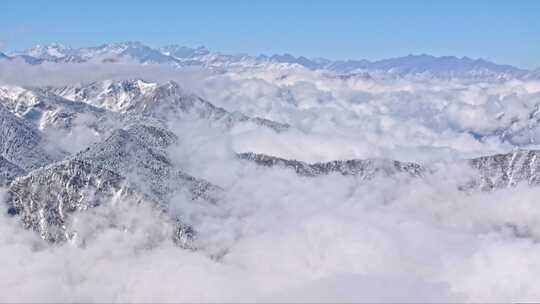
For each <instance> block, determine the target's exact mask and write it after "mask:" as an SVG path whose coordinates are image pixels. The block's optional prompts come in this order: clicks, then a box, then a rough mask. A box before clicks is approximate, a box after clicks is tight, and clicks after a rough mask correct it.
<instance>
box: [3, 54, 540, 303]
mask: <svg viewBox="0 0 540 304" xmlns="http://www.w3.org/2000/svg"><path fill="white" fill-rule="evenodd" d="M0 70H1V71H2V73H1V76H0V81H1V82H3V83H9V84H16V85H23V86H24V85H26V86H36V85H39V86H45V85H54V86H63V85H76V84H79V83H85V82H90V81H97V80H103V79H122V78H138V77H141V78H144V79H148V80H153V81H164V80H171V79H172V80H177V81H180V83H181V84H182V85H183V86H185V87H186V88H187V89H189V90H190V91H192V92H195V93H197V94H200V95H201V96H203V97H204V98H206V99H208V100H211V101H212V102H213V103H215V104H217V105H220V106H223V107H224V108H226V109H228V110H231V111H234V110H236V111H241V112H244V113H246V114H249V115H253V116H262V117H265V118H269V119H275V120H277V121H281V122H286V123H289V124H291V125H292V126H293V129H292V130H289V131H286V132H283V133H280V134H277V133H274V132H271V131H268V130H263V129H260V128H255V127H246V126H242V127H237V128H233V129H232V130H230V131H228V130H223V129H220V128H217V127H215V126H212V125H209V124H208V123H206V122H204V121H200V120H196V119H193V120H191V119H187V118H186V119H184V120H181V121H171V122H170V124H169V128H170V129H171V130H172V131H173V132H174V133H175V134H176V135H178V137H179V143H178V144H177V145H175V146H173V147H171V148H170V151H169V152H170V155H171V158H172V161H173V162H174V163H175V165H176V166H178V167H179V168H182V169H183V170H185V171H186V172H187V173H189V174H193V175H195V176H197V177H200V178H204V179H207V180H209V181H210V182H212V183H215V184H217V185H220V186H221V187H223V188H224V196H223V198H222V199H221V200H220V201H219V202H218V203H216V204H205V203H200V202H194V201H192V200H189V199H187V198H185V197H182V196H179V197H176V198H174V199H173V200H172V202H171V206H170V210H169V211H168V212H170V213H172V214H173V215H174V216H176V217H179V218H181V219H183V220H184V221H185V222H186V223H187V224H189V225H192V226H193V227H194V229H195V230H196V231H197V234H196V238H195V240H194V248H195V249H194V250H184V249H180V248H178V247H176V246H174V244H173V242H172V241H171V239H170V237H169V235H170V231H171V230H172V229H173V227H172V226H171V225H170V224H169V223H168V222H167V221H162V220H160V216H159V214H156V211H155V210H153V209H152V208H151V207H149V206H145V205H136V204H133V203H131V202H128V201H122V200H115V199H113V200H112V201H111V202H110V203H109V204H105V205H102V206H99V207H97V208H94V209H91V210H86V211H85V212H79V213H75V214H74V217H73V223H74V225H75V227H77V231H78V232H79V233H80V237H81V239H84V240H85V242H83V243H67V244H64V245H57V246H50V245H49V244H46V243H44V242H43V241H42V240H41V239H39V237H38V236H37V235H36V234H35V233H33V232H31V231H27V230H24V229H23V228H22V227H21V225H20V223H19V222H18V221H16V219H13V218H10V217H8V216H7V215H2V216H0V256H1V257H2V259H3V261H4V267H2V268H1V269H0V277H2V278H3V279H2V280H1V282H0V294H1V295H0V300H3V301H6V302H26V301H43V302H58V301H77V302H104V301H107V302H109V301H113V302H128V301H129V302H143V301H152V302H181V301H185V302H254V301H260V302H276V301H288V302H420V301H421V302H427V301H430V302H431V301H434V302H457V301H467V302H471V301H479V302H480V301H481V302H484V301H486V302H487V301H489V302H494V301H497V302H503V301H504V302H506V301H512V302H515V301H520V302H521V301H535V300H538V299H539V298H540V288H539V287H538V286H539V282H538V279H537V278H538V273H540V260H539V259H538V255H539V254H540V246H539V245H538V244H539V243H538V240H539V239H540V221H539V220H538V219H539V218H540V206H539V205H538V204H537V198H538V195H540V192H539V191H540V189H539V188H530V187H528V186H519V187H516V188H510V189H505V190H500V191H497V192H466V191H460V190H458V186H459V182H460V181H461V180H462V178H463V176H466V175H467V174H471V173H470V172H468V171H467V170H468V169H466V168H457V169H455V170H439V171H438V172H437V173H435V175H433V176H430V178H426V179H406V178H403V177H399V176H398V177H393V178H386V179H383V178H380V179H374V180H371V181H362V180H358V179H356V178H354V177H345V176H341V175H329V176H323V177H317V178H303V177H298V176H297V175H296V174H295V173H294V172H292V171H290V170H284V169H281V168H261V167H257V166H255V165H253V164H248V163H245V162H243V161H241V160H238V159H236V158H235V157H234V155H235V153H236V152H244V151H251V152H261V153H268V154H271V155H275V156H281V157H285V158H292V159H299V160H304V161H322V160H331V159H348V158H367V157H383V158H392V159H399V160H409V161H419V162H422V163H431V162H434V161H446V160H455V159H462V158H466V157H470V156H476V155H485V154H490V153H494V152H503V151H508V150H511V149H514V148H515V147H516V145H517V144H523V145H525V144H526V145H528V146H531V145H532V146H534V144H535V143H534V142H531V141H530V139H531V138H534V139H536V138H537V137H536V136H537V133H536V125H535V124H534V121H531V120H530V119H529V118H530V115H531V113H533V112H534V110H535V106H536V105H537V104H538V103H539V102H540V95H539V94H540V86H539V85H538V83H537V82H534V81H530V82H527V81H521V80H519V81H518V80H514V81H502V82H490V83H482V82H472V83H471V82H469V81H465V80H459V79H455V80H444V81H443V80H437V79H416V78H391V77H380V78H365V77H359V78H358V77H352V78H346V79H343V78H339V77H337V76H336V75H329V74H325V73H323V72H320V71H309V70H306V69H303V68H300V67H298V66H292V67H290V66H289V67H286V66H283V65H276V66H264V67H258V66H249V67H237V68H233V69H230V70H228V71H226V72H223V73H216V72H215V71H205V70H182V69H180V70H179V69H173V68H169V67H163V66H153V65H138V64H133V63H117V64H101V63H83V64H42V65H39V66H30V65H26V64H23V63H20V62H11V63H8V62H7V61H0ZM504 127H509V128H510V130H515V131H516V134H518V135H520V136H521V137H520V136H517V137H516V138H514V139H513V141H512V140H503V139H504V137H501V134H500V133H499V132H498V131H499V130H501V129H502V128H504ZM512 128H513V129H512ZM523 130H526V131H527V132H528V133H523V132H525V131H523ZM87 131H88V130H86V129H82V130H79V131H77V130H75V131H74V132H76V133H75V134H77V135H78V136H71V137H69V136H64V135H63V134H51V135H50V136H53V137H54V136H56V137H58V138H60V137H64V140H65V141H66V142H64V143H62V144H63V146H65V147H67V146H69V145H70V143H71V144H72V145H73V146H72V148H73V151H71V152H75V151H76V150H77V149H79V147H83V146H85V145H87V144H88V143H89V142H91V140H93V139H92V135H89V134H87ZM77 132H78V133H77ZM520 132H522V133H520ZM56 137H55V138H56ZM520 140H523V141H520ZM4 213H5V212H4Z"/></svg>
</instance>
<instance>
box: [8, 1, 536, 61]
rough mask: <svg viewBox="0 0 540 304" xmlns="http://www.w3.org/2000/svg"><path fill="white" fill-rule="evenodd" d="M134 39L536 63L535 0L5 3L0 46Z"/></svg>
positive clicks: (323, 53) (338, 54) (235, 48)
mask: <svg viewBox="0 0 540 304" xmlns="http://www.w3.org/2000/svg"><path fill="white" fill-rule="evenodd" d="M125 40H137V41H141V42H144V43H147V44H149V45H151V46H160V45H164V44H170V43H178V44H183V45H187V46H198V45H205V46H207V47H209V48H210V49H212V50H218V51H223V52H231V53H238V52H245V53H250V54H261V53H263V54H274V53H284V52H288V53H291V54H293V55H305V56H308V57H327V58H333V59H346V58H351V59H371V60H373V59H381V58H388V57H396V56H403V55H408V54H419V53H428V54H433V55H456V56H469V57H473V58H477V57H482V58H485V59H488V60H492V61H495V62H498V63H508V64H513V65H516V66H520V67H525V68H536V67H540V1H539V0H522V1H519V0H515V1H510V0H506V1H503V0H493V1H484V0H476V1H473V0H470V1H465V0H454V1H442V0H440V1H421V0H407V1H405V0H403V1H384V0H378V1H367V0H366V1H361V0H357V1H354V0H352V1H346V0H343V1H337V0H333V1H300V0H298V1H285V0H273V1H240V0H239V1H233V0H231V1H225V0H222V1H204V0H199V1H149V0H146V1H134V0H133V1H120V0H117V1H100V0H93V1H88V0H86V1H83V0H80V1H64V0H55V1H45V0H44V1H12V0H8V1H4V2H3V3H2V9H1V12H0V50H3V51H9V50H18V49H24V48H27V47H30V46H31V45H34V44H37V43H49V42H60V43H62V44H66V45H70V46H74V47H78V46H89V45H97V44H101V43H104V42H115V41H125Z"/></svg>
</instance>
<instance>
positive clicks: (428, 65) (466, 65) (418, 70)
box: [0, 42, 540, 79]
mask: <svg viewBox="0 0 540 304" xmlns="http://www.w3.org/2000/svg"><path fill="white" fill-rule="evenodd" d="M0 59H21V60H23V61H25V62H27V63H29V64H40V63H43V62H64V63H77V62H86V61H101V62H116V61H117V60H122V59H132V60H135V61H137V62H139V63H147V64H148V63H153V64H170V65H174V66H201V67H207V68H224V67H225V68H226V67H228V66H235V65H257V64H267V63H276V64H287V65H298V66H301V67H304V68H307V69H312V70H326V71H331V72H335V73H340V74H350V73H359V72H383V73H390V74H393V75H430V76H435V77H443V78H451V77H462V78H463V77H465V78H490V79H500V78H504V79H508V78H540V77H539V76H540V70H534V71H530V70H524V69H520V68H516V67H513V66H511V65H501V64H496V63H493V62H489V61H486V60H483V59H471V58H468V57H462V58H458V57H454V56H442V57H436V56H431V55H426V54H421V55H408V56H404V57H398V58H391V59H383V60H377V61H369V60H329V59H324V58H316V59H311V58H307V57H304V56H299V57H296V56H293V55H290V54H283V55H272V56H266V55H260V56H250V55H245V54H240V55H227V54H222V53H218V52H212V51H210V50H208V49H206V48H205V47H197V48H190V47H185V46H179V45H169V46H165V47H161V48H152V47H149V46H147V45H144V44H142V43H140V42H122V43H110V44H103V45H100V46H96V47H83V48H70V47H66V46H63V45H61V44H57V43H53V44H49V45H36V46H34V47H32V48H30V49H28V50H25V51H20V52H13V53H11V54H7V55H6V54H1V53H0Z"/></svg>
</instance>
